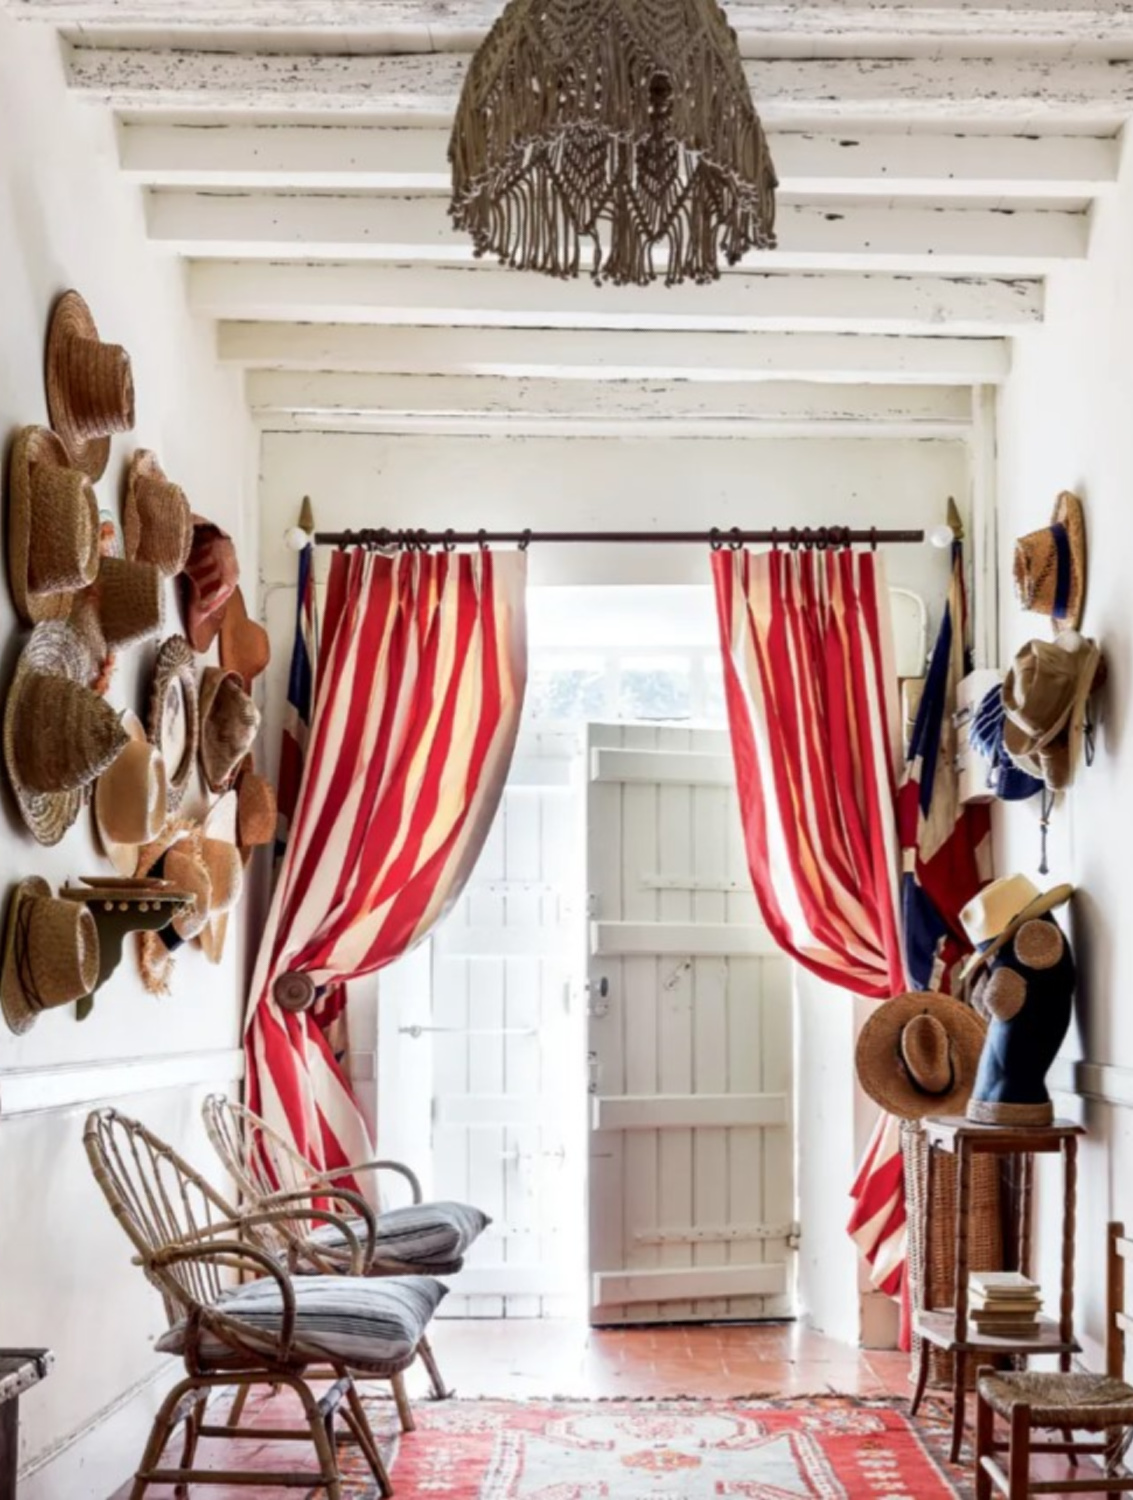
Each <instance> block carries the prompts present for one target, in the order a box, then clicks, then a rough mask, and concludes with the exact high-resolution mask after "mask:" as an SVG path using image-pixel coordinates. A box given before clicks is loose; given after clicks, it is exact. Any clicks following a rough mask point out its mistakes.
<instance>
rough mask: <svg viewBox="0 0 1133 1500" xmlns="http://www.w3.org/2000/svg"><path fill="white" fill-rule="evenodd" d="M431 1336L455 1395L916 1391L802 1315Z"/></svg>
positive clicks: (277, 1457)
mask: <svg viewBox="0 0 1133 1500" xmlns="http://www.w3.org/2000/svg"><path fill="white" fill-rule="evenodd" d="M432 1338H433V1347H434V1349H435V1351H436V1354H437V1357H438V1359H439V1361H440V1364H441V1368H442V1370H443V1371H444V1373H445V1376H446V1378H447V1379H448V1381H449V1384H450V1385H451V1386H453V1388H454V1389H455V1391H456V1394H457V1396H464V1397H467V1398H472V1397H477V1396H484V1397H498V1398H510V1399H523V1398H525V1397H526V1398H537V1397H553V1396H560V1397H574V1398H588V1397H601V1396H680V1395H698V1396H708V1397H712V1396H718V1397H724V1396H746V1395H766V1396H801V1395H807V1394H810V1393H816V1392H834V1393H840V1394H845V1395H859V1396H897V1397H904V1396H907V1395H908V1392H909V1384H908V1375H909V1360H908V1356H907V1355H903V1354H896V1353H890V1352H871V1351H861V1350H856V1349H851V1348H849V1347H848V1346H847V1345H844V1344H838V1343H835V1342H834V1341H833V1340H832V1339H827V1338H824V1337H822V1336H821V1335H819V1334H816V1333H812V1332H810V1331H809V1330H808V1329H806V1328H803V1327H802V1326H801V1325H799V1324H773V1325H767V1324H764V1325H757V1326H735V1325H732V1326H719V1327H677V1328H638V1329H617V1330H591V1329H587V1328H585V1327H583V1326H581V1325H579V1324H574V1323H565V1322H564V1323H555V1322H546V1323H544V1322H534V1321H531V1322H528V1321H515V1322H479V1321H476V1322H457V1321H451V1322H449V1321H440V1322H438V1323H436V1324H434V1326H433V1336H432ZM408 1381H409V1392H410V1396H411V1397H414V1398H417V1399H424V1398H425V1395H426V1391H427V1384H426V1381H425V1378H424V1374H423V1372H422V1371H421V1370H420V1367H419V1366H417V1367H414V1369H413V1370H412V1371H410V1373H409V1376H408ZM372 1389H374V1390H379V1391H380V1390H381V1389H382V1388H381V1387H380V1386H377V1387H373V1388H372ZM221 1409H222V1410H223V1407H222V1408H221ZM295 1419H296V1410H295V1407H294V1405H293V1404H292V1398H290V1397H287V1396H279V1397H276V1398H274V1399H271V1400H265V1401H263V1402H262V1404H260V1405H259V1406H258V1407H256V1406H254V1405H253V1403H249V1409H248V1416H247V1420H254V1421H255V1423H256V1425H258V1426H291V1425H293V1424H294V1423H295ZM178 1451H179V1449H178V1448H177V1440H176V1439H175V1441H174V1445H173V1447H172V1448H171V1450H170V1461H173V1462H175V1461H176V1453H177V1452H178ZM302 1451H303V1450H302V1448H301V1447H300V1445H298V1444H291V1443H288V1444H273V1443H271V1442H270V1441H264V1440H263V1439H254V1438H253V1439H248V1440H246V1441H241V1442H239V1443H236V1442H232V1443H228V1442H225V1443H220V1442H211V1443H210V1442H205V1443H202V1445H201V1451H200V1453H199V1455H198V1463H203V1464H204V1465H206V1466H209V1467H213V1466H215V1467H218V1468H219V1467H237V1468H240V1467H246V1468H252V1469H255V1468H259V1467H260V1466H261V1465H262V1466H263V1468H264V1469H265V1470H270V1469H271V1468H273V1467H276V1468H278V1467H285V1466H286V1465H287V1464H289V1463H290V1464H295V1463H296V1461H297V1460H298V1462H299V1464H300V1465H304V1464H305V1463H306V1458H302V1459H300V1458H299V1454H300V1453H301V1452H302ZM312 1457H313V1456H312ZM1048 1472H1049V1471H1048ZM129 1488H130V1487H129V1485H125V1486H123V1488H122V1489H121V1490H119V1491H118V1493H117V1494H116V1495H115V1496H114V1497H113V1500H126V1497H128V1495H129ZM196 1493H199V1494H201V1495H207V1496H208V1497H209V1500H237V1497H239V1496H242V1497H244V1500H257V1497H260V1500H267V1497H269V1496H270V1497H275V1496H280V1495H283V1494H287V1493H290V1494H299V1493H305V1492H302V1491H296V1490H290V1491H287V1490H283V1489H281V1488H280V1487H278V1486H273V1485H271V1484H270V1483H265V1484H264V1485H263V1486H262V1487H260V1486H258V1485H257V1486H251V1487H249V1486H242V1487H240V1488H238V1489H237V1488H231V1489H229V1488H227V1487H224V1488H221V1487H219V1486H218V1487H216V1488H212V1487H210V1488H208V1489H206V1490H199V1491H197V1492H196ZM312 1493H314V1492H312ZM317 1493H318V1494H320V1495H321V1494H322V1493H323V1492H322V1491H318V1492H317ZM170 1495H172V1490H171V1489H167V1488H165V1487H161V1486H157V1485H154V1486H151V1488H150V1490H149V1492H148V1496H147V1500H159V1497H160V1500H165V1497H167V1496H170Z"/></svg>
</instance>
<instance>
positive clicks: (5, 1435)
mask: <svg viewBox="0 0 1133 1500" xmlns="http://www.w3.org/2000/svg"><path fill="white" fill-rule="evenodd" d="M19 1432H20V1401H19V1397H18V1396H17V1397H15V1398H14V1399H13V1400H11V1401H5V1402H4V1403H3V1404H0V1500H16V1458H17V1455H18V1453H19Z"/></svg>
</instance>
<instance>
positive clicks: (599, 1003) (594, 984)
mask: <svg viewBox="0 0 1133 1500" xmlns="http://www.w3.org/2000/svg"><path fill="white" fill-rule="evenodd" d="M586 993H587V994H588V995H589V996H590V1003H589V1004H588V1005H587V1007H586V1014H587V1015H588V1016H593V1017H594V1019H595V1020H597V1021H600V1020H602V1018H603V1017H604V1016H608V1015H609V1014H610V981H609V979H608V978H607V977H606V975H605V974H603V975H602V977H601V979H588V980H587V981H586Z"/></svg>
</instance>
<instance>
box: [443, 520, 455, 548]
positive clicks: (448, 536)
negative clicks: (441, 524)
mask: <svg viewBox="0 0 1133 1500" xmlns="http://www.w3.org/2000/svg"><path fill="white" fill-rule="evenodd" d="M441 545H442V546H443V547H444V549H445V551H446V552H455V551H456V532H455V531H454V530H453V529H452V527H451V526H450V527H448V529H447V530H446V531H445V534H444V537H443V539H442V542H441Z"/></svg>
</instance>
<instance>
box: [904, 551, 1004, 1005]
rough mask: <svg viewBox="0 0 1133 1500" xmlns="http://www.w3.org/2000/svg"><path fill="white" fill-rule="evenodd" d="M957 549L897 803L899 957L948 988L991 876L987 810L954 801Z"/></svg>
mask: <svg viewBox="0 0 1133 1500" xmlns="http://www.w3.org/2000/svg"><path fill="white" fill-rule="evenodd" d="M966 636H967V599H966V596H965V590H964V554H963V547H962V545H961V543H960V542H959V541H958V540H957V541H955V542H954V543H953V544H952V582H951V585H950V587H949V590H948V602H947V604H946V605H945V609H944V617H943V619H942V620H941V622H940V633H939V635H938V636H937V638H936V645H935V647H934V648H933V653H932V660H931V661H930V663H929V669H928V676H927V678H926V679H925V688H924V695H923V697H922V698H921V702H920V707H919V708H918V710H917V718H916V723H915V725H914V726H913V735H912V739H911V741H910V743H909V751H908V757H907V759H906V762H905V779H904V782H903V784H902V786H901V791H900V794H899V797H898V803H897V821H898V826H899V829H900V835H901V855H902V866H903V874H902V881H901V904H902V915H903V921H904V929H905V962H906V965H907V967H908V973H909V979H910V981H911V982H912V984H913V986H914V988H916V989H918V990H928V989H935V990H942V991H944V992H946V993H951V990H952V977H951V976H952V971H953V969H954V968H955V965H956V964H957V962H958V961H959V960H960V959H961V958H963V957H964V956H965V955H966V954H967V953H968V952H970V950H971V944H970V943H969V942H968V940H967V938H966V937H965V935H964V929H963V927H962V926H961V923H960V912H961V911H962V909H963V908H964V907H965V906H966V905H967V903H968V902H969V901H970V900H971V899H972V897H973V896H975V895H976V894H977V893H978V892H979V891H980V890H981V888H982V887H983V886H985V885H986V884H987V882H988V881H989V880H990V879H991V813H990V810H989V808H988V807H987V806H986V804H981V803H963V802H961V801H960V783H959V776H958V774H957V771H956V724H955V714H956V694H957V689H958V688H959V685H960V680H961V678H962V677H964V676H966V675H967V673H968V672H970V671H971V667H972V663H971V653H970V651H969V649H968V645H967V639H966Z"/></svg>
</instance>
